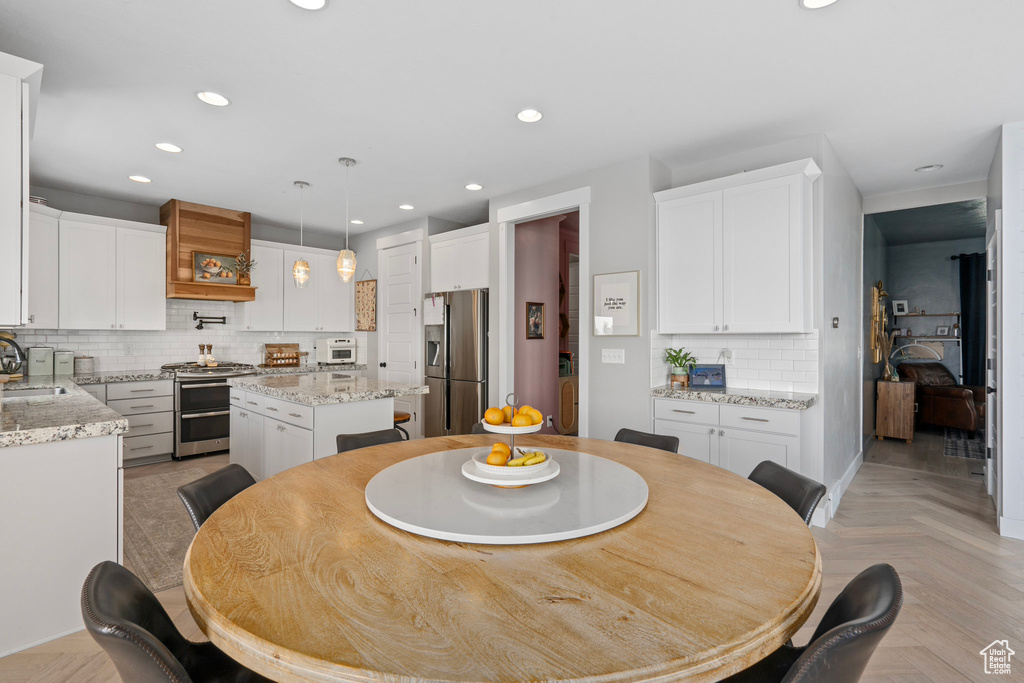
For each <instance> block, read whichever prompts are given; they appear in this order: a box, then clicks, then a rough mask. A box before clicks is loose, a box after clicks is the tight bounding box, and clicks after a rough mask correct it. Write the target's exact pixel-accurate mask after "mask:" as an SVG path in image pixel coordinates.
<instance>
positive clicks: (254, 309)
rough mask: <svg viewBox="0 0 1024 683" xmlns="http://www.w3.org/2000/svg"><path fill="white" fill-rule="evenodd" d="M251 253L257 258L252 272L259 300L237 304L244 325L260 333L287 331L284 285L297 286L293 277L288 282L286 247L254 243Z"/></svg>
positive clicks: (252, 281) (250, 276) (254, 258)
mask: <svg viewBox="0 0 1024 683" xmlns="http://www.w3.org/2000/svg"><path fill="white" fill-rule="evenodd" d="M250 256H251V257H252V259H253V260H254V261H256V267H255V268H254V269H253V271H252V273H250V274H249V278H250V281H251V284H252V286H253V287H255V288H256V300H255V301H247V302H245V303H240V304H236V308H237V309H238V310H239V315H240V317H241V319H242V327H243V328H244V329H246V330H255V331H259V332H281V331H282V330H284V292H285V289H284V288H285V287H286V286H288V287H291V288H292V289H294V288H295V285H294V284H292V279H291V277H289V278H288V281H287V282H286V281H285V277H284V250H283V249H279V248H275V247H268V246H262V245H256V244H253V245H252V246H251V248H250ZM289 265H291V264H289ZM289 274H290V273H289Z"/></svg>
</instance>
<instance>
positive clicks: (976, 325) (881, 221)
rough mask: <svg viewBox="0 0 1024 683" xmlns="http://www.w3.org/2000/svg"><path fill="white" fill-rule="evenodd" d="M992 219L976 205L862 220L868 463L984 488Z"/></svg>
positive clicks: (953, 205)
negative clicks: (893, 380) (891, 379)
mask: <svg viewBox="0 0 1024 683" xmlns="http://www.w3.org/2000/svg"><path fill="white" fill-rule="evenodd" d="M986 213H987V212H986V201H985V199H983V198H979V199H972V200H967V201H959V202H953V203H949V204H940V205H935V206H924V207H917V208H910V209H901V210H895V211H886V212H881V213H875V214H867V215H865V216H864V289H865V296H866V297H867V298H866V299H865V307H864V310H865V321H864V334H865V345H864V348H865V353H864V367H863V378H864V392H863V393H864V396H863V397H864V410H863V414H864V425H863V432H864V453H865V456H864V460H865V462H875V463H880V464H885V465H893V466H897V467H905V468H910V469H916V470H921V471H927V472H931V473H935V474H942V475H945V476H952V477H956V478H959V479H964V480H975V481H979V482H981V481H984V480H985V478H986V476H987V473H988V472H990V471H991V469H992V468H991V467H990V466H989V457H990V450H989V449H988V444H987V443H986V438H987V437H988V436H989V435H991V433H992V431H993V430H992V426H991V425H987V424H986V420H987V419H988V418H989V411H988V410H987V406H986V403H987V392H986V388H985V387H986V385H987V382H988V378H987V373H986V356H987V350H986V348H987V347H986V342H987V337H988V334H987V317H988V308H989V304H988V302H987V297H988V295H989V292H988V291H987V289H986V286H987V278H986V271H987V261H988V258H987V256H986V249H987V248H988V245H987V241H986V224H987V215H986ZM879 282H881V283H882V296H881V298H880V301H879V307H878V308H879V314H878V317H877V318H875V320H874V321H872V319H871V318H872V304H873V298H872V297H873V296H874V293H875V290H876V286H877V284H878V283H879ZM882 330H884V334H883V333H882ZM886 360H888V363H889V366H890V368H892V370H893V372H894V373H895V375H896V377H897V378H898V380H899V384H898V385H897V384H890V383H888V382H886V381H885V380H884V375H885V373H886Z"/></svg>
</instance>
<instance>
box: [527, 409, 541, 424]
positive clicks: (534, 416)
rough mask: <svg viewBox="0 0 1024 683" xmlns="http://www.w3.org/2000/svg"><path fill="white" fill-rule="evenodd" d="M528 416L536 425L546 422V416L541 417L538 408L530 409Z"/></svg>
mask: <svg viewBox="0 0 1024 683" xmlns="http://www.w3.org/2000/svg"><path fill="white" fill-rule="evenodd" d="M527 415H529V416H530V420H531V421H532V422H533V424H535V425H539V424H540V423H542V422H544V416H543V415H541V412H540V411H539V410H537V409H536V408H530V411H529V412H528V413H527Z"/></svg>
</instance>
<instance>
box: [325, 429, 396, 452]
mask: <svg viewBox="0 0 1024 683" xmlns="http://www.w3.org/2000/svg"><path fill="white" fill-rule="evenodd" d="M400 441H405V438H404V437H403V436H402V432H400V431H398V430H397V429H394V428H392V429H380V430H377V431H375V432H361V433H359V434H338V439H337V444H338V452H339V453H344V452H345V451H354V450H356V449H357V448H369V447H370V446H380V445H381V444H386V443H398V442H400Z"/></svg>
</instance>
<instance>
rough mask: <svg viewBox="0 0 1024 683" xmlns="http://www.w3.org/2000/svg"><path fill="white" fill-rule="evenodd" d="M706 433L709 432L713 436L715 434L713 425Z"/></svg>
mask: <svg viewBox="0 0 1024 683" xmlns="http://www.w3.org/2000/svg"><path fill="white" fill-rule="evenodd" d="M708 433H709V434H711V435H712V436H714V434H715V428H714V427H712V428H711V431H710V432H708Z"/></svg>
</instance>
